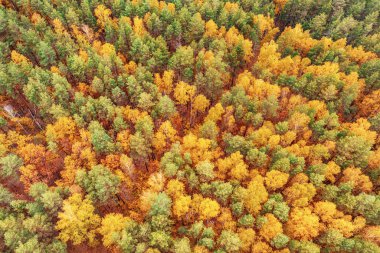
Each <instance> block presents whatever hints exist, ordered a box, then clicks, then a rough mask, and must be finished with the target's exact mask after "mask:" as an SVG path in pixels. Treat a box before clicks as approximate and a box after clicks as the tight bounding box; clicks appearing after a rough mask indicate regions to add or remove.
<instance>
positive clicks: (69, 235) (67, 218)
mask: <svg viewBox="0 0 380 253" xmlns="http://www.w3.org/2000/svg"><path fill="white" fill-rule="evenodd" d="M94 211H95V207H94V206H93V205H92V202H91V200H89V199H83V198H82V196H81V195H80V194H78V193H75V194H73V195H72V196H71V197H69V198H68V199H66V200H64V201H63V207H62V211H61V212H59V213H58V222H57V225H56V229H57V230H58V231H59V235H58V238H59V239H61V240H62V241H64V242H67V241H71V242H72V243H73V244H74V245H78V244H80V243H82V242H88V243H89V244H90V245H93V244H95V243H96V230H97V229H98V227H99V225H100V222H101V219H100V217H99V216H98V215H97V214H96V213H95V212H94Z"/></svg>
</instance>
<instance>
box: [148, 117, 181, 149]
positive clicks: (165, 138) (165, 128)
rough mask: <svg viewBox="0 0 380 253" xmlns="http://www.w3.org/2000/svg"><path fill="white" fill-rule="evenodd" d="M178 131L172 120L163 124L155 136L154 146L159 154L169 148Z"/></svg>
mask: <svg viewBox="0 0 380 253" xmlns="http://www.w3.org/2000/svg"><path fill="white" fill-rule="evenodd" d="M176 134H177V131H176V130H175V129H174V128H173V126H172V124H171V123H170V121H168V120H167V121H165V122H164V123H162V124H161V126H160V127H159V129H158V131H157V132H156V133H155V135H154V138H153V143H152V144H153V147H154V149H155V150H156V152H158V153H159V154H160V153H162V152H164V151H165V148H169V147H170V146H171V143H173V142H174V141H175V140H176V138H177V137H176Z"/></svg>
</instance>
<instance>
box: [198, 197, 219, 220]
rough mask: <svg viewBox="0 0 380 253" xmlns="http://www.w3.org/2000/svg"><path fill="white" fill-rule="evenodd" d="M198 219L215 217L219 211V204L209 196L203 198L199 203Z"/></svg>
mask: <svg viewBox="0 0 380 253" xmlns="http://www.w3.org/2000/svg"><path fill="white" fill-rule="evenodd" d="M199 211H200V219H202V220H208V219H211V218H215V217H217V216H218V215H219V213H220V206H219V204H218V202H216V201H215V200H212V199H210V198H205V199H203V200H202V202H201V203H200V204H199Z"/></svg>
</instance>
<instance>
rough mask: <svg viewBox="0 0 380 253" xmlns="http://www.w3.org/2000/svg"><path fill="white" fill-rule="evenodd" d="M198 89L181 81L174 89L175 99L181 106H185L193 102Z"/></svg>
mask: <svg viewBox="0 0 380 253" xmlns="http://www.w3.org/2000/svg"><path fill="white" fill-rule="evenodd" d="M196 90H197V88H196V87H195V86H192V85H189V84H187V83H185V82H183V81H180V82H179V83H178V84H177V86H176V87H175V89H174V98H175V99H176V101H177V103H178V104H180V105H185V104H187V103H188V102H190V101H192V100H193V97H194V95H195V92H196Z"/></svg>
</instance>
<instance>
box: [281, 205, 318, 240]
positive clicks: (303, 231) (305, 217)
mask: <svg viewBox="0 0 380 253" xmlns="http://www.w3.org/2000/svg"><path fill="white" fill-rule="evenodd" d="M285 231H286V232H287V234H288V235H289V236H290V237H291V238H293V239H300V240H306V241H307V240H311V239H313V238H315V237H317V236H318V235H319V218H318V216H317V215H315V214H313V213H312V212H311V210H310V208H308V207H303V208H299V207H295V208H294V209H293V210H292V211H291V212H290V216H289V221H288V222H287V223H286V226H285Z"/></svg>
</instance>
